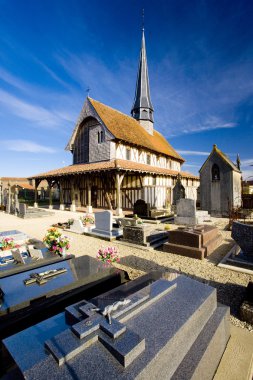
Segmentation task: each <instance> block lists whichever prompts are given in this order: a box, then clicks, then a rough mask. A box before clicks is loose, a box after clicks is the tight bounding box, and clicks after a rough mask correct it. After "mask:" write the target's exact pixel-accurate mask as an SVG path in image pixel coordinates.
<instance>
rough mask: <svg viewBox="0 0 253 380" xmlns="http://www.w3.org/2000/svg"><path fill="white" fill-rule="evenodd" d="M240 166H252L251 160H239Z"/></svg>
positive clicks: (252, 160) (252, 159)
mask: <svg viewBox="0 0 253 380" xmlns="http://www.w3.org/2000/svg"><path fill="white" fill-rule="evenodd" d="M241 166H253V158H247V159H245V160H241Z"/></svg>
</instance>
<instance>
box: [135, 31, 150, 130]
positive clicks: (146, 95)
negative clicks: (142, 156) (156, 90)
mask: <svg viewBox="0 0 253 380" xmlns="http://www.w3.org/2000/svg"><path fill="white" fill-rule="evenodd" d="M153 112H154V109H153V106H152V103H151V98H150V90H149V79H148V63H147V56H146V45H145V35H144V28H143V29H142V43H141V51H140V61H139V68H138V74H137V81H136V89H135V99H134V104H133V107H132V110H131V114H132V116H133V117H134V118H135V119H136V120H138V121H139V122H140V124H141V125H142V126H143V127H144V128H145V129H146V130H147V131H148V132H149V133H150V134H153V123H154V119H153Z"/></svg>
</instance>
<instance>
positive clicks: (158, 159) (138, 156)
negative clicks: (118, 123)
mask: <svg viewBox="0 0 253 380" xmlns="http://www.w3.org/2000/svg"><path fill="white" fill-rule="evenodd" d="M115 158H118V159H122V160H127V159H129V160H130V161H134V162H138V163H140V164H148V165H151V166H156V167H159V168H165V169H172V170H176V171H180V169H181V164H180V162H178V161H176V160H175V159H173V158H169V157H167V156H163V155H158V154H155V153H151V152H149V151H147V150H145V149H141V148H134V147H131V146H128V145H125V144H117V145H116V149H115Z"/></svg>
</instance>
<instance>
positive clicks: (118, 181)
mask: <svg viewBox="0 0 253 380" xmlns="http://www.w3.org/2000/svg"><path fill="white" fill-rule="evenodd" d="M123 178H124V174H120V173H116V181H115V183H116V206H117V208H116V212H115V215H117V216H123V211H122V208H121V191H120V186H121V183H122V181H123Z"/></svg>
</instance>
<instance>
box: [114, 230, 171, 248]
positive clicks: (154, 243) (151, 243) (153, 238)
mask: <svg viewBox="0 0 253 380" xmlns="http://www.w3.org/2000/svg"><path fill="white" fill-rule="evenodd" d="M167 240H168V232H167V231H161V230H158V229H156V228H155V227H154V225H152V224H140V225H136V226H128V225H126V226H124V228H123V239H121V241H123V242H124V241H125V242H128V243H132V244H137V245H142V246H145V247H152V248H157V247H159V246H161V245H163V244H164V243H165V242H166V241H167Z"/></svg>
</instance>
